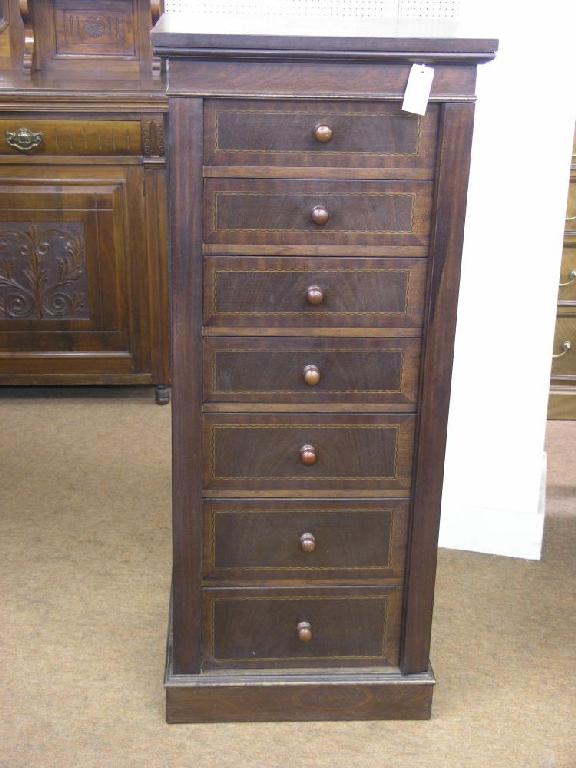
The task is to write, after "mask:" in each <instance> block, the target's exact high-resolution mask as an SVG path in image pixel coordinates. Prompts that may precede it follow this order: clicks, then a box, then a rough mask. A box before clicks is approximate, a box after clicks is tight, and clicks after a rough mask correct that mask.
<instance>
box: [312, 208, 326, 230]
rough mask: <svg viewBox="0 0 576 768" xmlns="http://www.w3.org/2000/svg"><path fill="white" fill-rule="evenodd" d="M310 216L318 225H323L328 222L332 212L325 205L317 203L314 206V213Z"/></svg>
mask: <svg viewBox="0 0 576 768" xmlns="http://www.w3.org/2000/svg"><path fill="white" fill-rule="evenodd" d="M310 217H311V219H312V221H313V222H314V224H316V226H317V227H323V226H324V225H325V224H327V223H328V219H329V218H330V214H329V213H328V211H327V209H326V208H325V207H324V206H323V205H315V206H314V208H312V213H311V214H310Z"/></svg>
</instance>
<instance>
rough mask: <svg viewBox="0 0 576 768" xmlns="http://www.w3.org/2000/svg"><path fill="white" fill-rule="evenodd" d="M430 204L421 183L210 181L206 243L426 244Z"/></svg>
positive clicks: (425, 186)
mask: <svg viewBox="0 0 576 768" xmlns="http://www.w3.org/2000/svg"><path fill="white" fill-rule="evenodd" d="M431 199H432V185H431V184H429V183H427V182H417V181H406V182H402V181H400V182H392V181H386V182H376V181H368V182H360V181H358V182H338V181H321V182H316V181H298V180H267V179H266V180H255V181H252V180H243V179H238V180H236V179H206V181H205V184H204V241H205V242H206V243H217V244H219V245H221V246H222V251H223V252H224V253H225V252H226V245H227V244H234V243H236V244H243V245H252V244H255V245H257V244H269V245H276V244H277V245H287V244H293V245H298V244H306V245H308V244H310V245H319V244H322V245H338V244H340V245H349V246H353V247H356V246H364V245H374V244H378V245H392V246H394V245H395V246H404V245H406V246H426V245H427V242H428V231H429V221H430V208H431ZM315 210H316V211H317V213H316V214H315V213H314V212H315ZM320 211H325V214H324V213H322V215H321V214H320Z"/></svg>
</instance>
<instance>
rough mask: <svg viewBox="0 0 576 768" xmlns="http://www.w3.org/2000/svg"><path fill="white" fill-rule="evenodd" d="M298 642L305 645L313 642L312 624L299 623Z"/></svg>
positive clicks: (297, 630) (297, 626)
mask: <svg viewBox="0 0 576 768" xmlns="http://www.w3.org/2000/svg"><path fill="white" fill-rule="evenodd" d="M296 633H297V634H298V640H300V641H301V642H303V643H309V642H310V640H312V624H310V622H309V621H299V622H298V624H297V625H296Z"/></svg>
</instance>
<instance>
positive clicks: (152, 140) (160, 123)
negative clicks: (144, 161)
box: [142, 115, 164, 157]
mask: <svg viewBox="0 0 576 768" xmlns="http://www.w3.org/2000/svg"><path fill="white" fill-rule="evenodd" d="M142 146H143V150H144V154H145V155H146V156H147V157H149V156H151V157H161V156H162V155H163V154H164V118H163V117H162V115H152V116H146V117H143V118H142Z"/></svg>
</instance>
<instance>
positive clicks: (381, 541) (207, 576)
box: [203, 499, 409, 584]
mask: <svg viewBox="0 0 576 768" xmlns="http://www.w3.org/2000/svg"><path fill="white" fill-rule="evenodd" d="M408 513H409V504H408V502H407V501H398V500H396V499H389V500H387V501H373V500H368V499H367V500H365V501H356V500H347V501H340V500H336V499H334V500H332V501H321V500H319V501H311V500H309V499H307V500H305V501H301V502H298V501H287V500H285V499H279V500H277V499H268V500H262V499H249V500H246V501H238V500H234V499H230V500H229V501H222V500H217V499H214V500H210V501H206V502H205V504H204V557H203V563H204V580H205V583H220V584H223V583H228V584H233V583H246V582H250V583H255V582H256V583H262V584H266V583H271V582H274V583H277V582H278V581H282V582H286V583H290V582H300V583H306V582H309V581H311V580H313V581H315V582H317V581H333V582H339V583H341V584H342V583H349V582H351V581H353V582H358V581H374V580H378V581H380V582H388V583H395V584H401V583H402V578H403V574H404V561H405V552H406V550H405V546H406V534H407V525H408ZM303 537H304V540H303ZM310 537H312V539H310ZM307 542H308V544H307Z"/></svg>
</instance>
